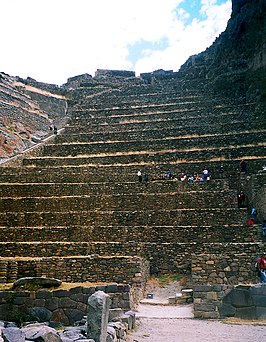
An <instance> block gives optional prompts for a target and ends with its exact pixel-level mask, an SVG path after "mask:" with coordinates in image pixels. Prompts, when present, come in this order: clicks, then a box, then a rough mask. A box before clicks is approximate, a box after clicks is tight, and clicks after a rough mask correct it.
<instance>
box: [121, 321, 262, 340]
mask: <svg viewBox="0 0 266 342" xmlns="http://www.w3.org/2000/svg"><path fill="white" fill-rule="evenodd" d="M127 341H128V342H218V341H219V342H240V341H241V342H263V341H266V326H257V325H250V324H249V325H238V324H234V325H233V324H224V323H222V322H220V321H217V320H215V321H213V320H212V321H209V320H208V321H205V320H204V321H203V320H196V319H189V318H184V319H183V318H179V319H178V318H177V319H176V318H175V319H169V318H166V319H163V318H160V319H158V318H140V319H139V320H138V323H137V328H136V329H135V331H133V332H130V333H129V335H128V339H127Z"/></svg>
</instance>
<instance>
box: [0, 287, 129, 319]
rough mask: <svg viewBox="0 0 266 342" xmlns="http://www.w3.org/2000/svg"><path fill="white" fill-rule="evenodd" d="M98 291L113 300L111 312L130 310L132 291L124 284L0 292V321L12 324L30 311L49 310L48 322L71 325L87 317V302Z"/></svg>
mask: <svg viewBox="0 0 266 342" xmlns="http://www.w3.org/2000/svg"><path fill="white" fill-rule="evenodd" d="M98 290H101V291H104V292H106V293H108V295H109V296H110V298H111V300H112V303H111V309H115V308H121V309H122V310H124V311H127V310H130V309H131V308H132V303H131V301H132V298H131V288H130V286H129V285H125V284H123V285H119V284H109V285H98V286H89V287H83V286H77V287H73V288H71V289H69V290H60V289H58V290H47V289H43V290H39V291H27V290H25V291H23V290H21V291H2V292H0V320H11V321H12V320H14V319H15V318H16V317H18V316H19V313H21V314H22V313H23V315H26V314H30V312H31V309H32V308H38V307H41V308H46V309H47V310H48V312H49V315H50V316H51V321H54V322H60V323H62V324H64V325H70V324H74V323H75V322H76V321H78V320H81V319H82V318H83V317H84V316H85V315H87V312H88V310H87V303H88V298H89V297H90V296H91V295H92V294H93V293H94V292H96V291H98Z"/></svg>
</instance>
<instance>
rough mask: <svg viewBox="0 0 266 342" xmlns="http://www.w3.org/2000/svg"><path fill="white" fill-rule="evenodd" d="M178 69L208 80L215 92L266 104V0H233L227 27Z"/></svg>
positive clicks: (186, 74)
mask: <svg viewBox="0 0 266 342" xmlns="http://www.w3.org/2000/svg"><path fill="white" fill-rule="evenodd" d="M180 73H181V74H182V76H183V77H185V78H187V79H191V78H194V79H195V78H196V79H199V80H200V79H205V80H207V86H208V88H209V90H211V91H214V92H215V93H222V94H224V95H226V96H229V97H235V98H238V99H242V101H243V102H254V101H256V102H258V103H264V104H266V84H265V79H266V2H265V0H232V14H231V18H230V20H229V21H228V25H227V28H226V30H225V31H224V32H223V33H222V34H221V35H220V37H218V38H217V39H216V41H215V42H214V43H213V44H212V46H211V47H210V48H208V49H207V50H205V51H204V52H202V53H200V54H199V55H196V56H192V57H190V58H189V59H188V60H187V62H186V63H185V64H184V65H183V66H182V68H181V70H180Z"/></svg>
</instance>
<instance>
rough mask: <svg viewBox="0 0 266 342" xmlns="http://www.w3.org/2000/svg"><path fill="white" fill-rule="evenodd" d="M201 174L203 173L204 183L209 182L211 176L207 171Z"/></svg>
mask: <svg viewBox="0 0 266 342" xmlns="http://www.w3.org/2000/svg"><path fill="white" fill-rule="evenodd" d="M202 173H203V179H204V181H205V182H206V181H208V180H210V177H211V174H210V172H209V171H208V170H207V169H204V170H203V172H202Z"/></svg>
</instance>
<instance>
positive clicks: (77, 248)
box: [0, 242, 261, 278]
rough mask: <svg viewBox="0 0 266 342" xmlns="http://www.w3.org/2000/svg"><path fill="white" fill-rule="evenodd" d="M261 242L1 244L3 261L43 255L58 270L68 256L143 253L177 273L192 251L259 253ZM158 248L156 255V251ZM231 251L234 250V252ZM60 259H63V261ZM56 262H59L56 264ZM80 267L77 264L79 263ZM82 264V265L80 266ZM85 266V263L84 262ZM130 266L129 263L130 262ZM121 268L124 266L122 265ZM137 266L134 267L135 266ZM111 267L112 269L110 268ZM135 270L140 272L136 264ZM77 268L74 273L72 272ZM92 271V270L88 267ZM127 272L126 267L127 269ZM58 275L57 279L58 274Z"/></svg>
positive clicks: (108, 256) (185, 265)
mask: <svg viewBox="0 0 266 342" xmlns="http://www.w3.org/2000/svg"><path fill="white" fill-rule="evenodd" d="M260 246H261V245H260V243H243V242H240V243H226V244H223V243H210V242H208V243H205V244H200V243H199V244H198V243H196V242H193V243H184V244H182V243H179V244H177V243H159V244H158V243H141V242H140V243H139V242H129V243H117V242H109V243H97V242H96V243H85V242H83V243H80V242H79V243H73V242H70V243H62V242H61V243H60V242H57V243H55V242H54V243H49V242H48V243H42V242H38V243H4V244H3V243H0V250H1V258H0V261H2V260H9V261H11V260H14V261H15V260H19V259H20V258H28V259H31V258H36V259H38V260H40V261H41V259H42V258H44V259H47V258H51V259H52V260H53V261H54V262H55V263H56V262H57V263H58V264H57V266H54V267H55V269H57V268H58V267H59V265H60V264H61V263H62V260H64V259H65V258H69V259H71V258H72V259H81V260H84V261H85V260H86V258H88V259H93V258H95V259H97V258H104V259H106V260H109V261H110V259H112V258H123V257H124V258H125V259H126V260H128V259H129V257H132V258H133V257H135V256H136V257H137V258H141V257H143V256H144V255H145V256H146V259H147V260H149V261H150V263H151V264H150V267H157V269H159V271H160V272H161V274H164V272H165V269H167V268H168V267H169V266H167V265H164V264H165V260H168V262H169V264H171V265H172V270H173V271H175V272H178V271H181V270H183V272H184V271H185V270H187V271H188V270H189V268H190V266H191V258H192V256H191V255H192V254H193V253H194V252H195V250H196V251H197V253H198V254H204V253H207V254H208V253H209V254H213V253H214V254H220V255H224V254H225V255H226V253H228V251H234V252H233V254H235V255H238V254H241V253H247V251H249V252H250V253H252V254H253V253H254V255H256V254H257V251H258V250H260ZM155 250H156V255H155V254H154V253H155ZM231 253H232V252H231ZM154 255H155V257H154V258H150V256H154ZM249 255H250V254H249ZM60 258H62V259H61V262H60ZM55 265H56V264H55ZM77 266H78V265H77ZM80 266H81V265H80ZM83 266H84V267H85V264H84V265H83ZM127 266H129V265H127ZM72 267H74V269H73V270H72V271H71V274H73V273H76V272H77V269H76V268H75V261H74V263H72ZM121 267H122V265H121ZM133 267H134V266H133ZM111 269H112V268H111ZM134 270H135V271H134V273H136V272H138V270H136V268H135V267H134ZM73 271H74V272H73ZM87 271H88V273H89V274H90V272H91V270H87ZM124 271H125V270H124ZM102 272H106V273H113V271H112V272H110V269H108V268H105V267H104V268H103V269H102ZM55 278H57V277H56V276H55Z"/></svg>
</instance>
